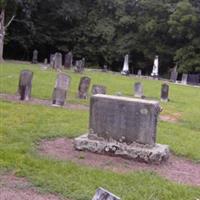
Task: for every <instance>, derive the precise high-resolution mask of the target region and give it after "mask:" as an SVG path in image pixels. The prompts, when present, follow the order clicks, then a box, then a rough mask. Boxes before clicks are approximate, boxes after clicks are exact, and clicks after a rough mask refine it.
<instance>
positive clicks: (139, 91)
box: [134, 82, 144, 98]
mask: <svg viewBox="0 0 200 200" xmlns="http://www.w3.org/2000/svg"><path fill="white" fill-rule="evenodd" d="M134 96H135V97H138V98H142V97H144V94H143V86H142V83H140V82H137V83H135V84H134Z"/></svg>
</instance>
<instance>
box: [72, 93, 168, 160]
mask: <svg viewBox="0 0 200 200" xmlns="http://www.w3.org/2000/svg"><path fill="white" fill-rule="evenodd" d="M160 111H161V108H160V105H159V102H157V101H150V100H143V99H135V98H127V97H117V96H109V95H102V94H97V95H94V96H92V97H91V99H90V120H89V134H88V135H83V136H80V137H78V138H76V139H75V140H74V146H75V148H76V149H77V150H87V151H91V152H95V153H101V154H109V155H114V156H117V155H118V156H122V157H125V158H129V159H135V160H138V161H143V162H147V163H154V162H155V163H161V162H162V161H165V160H167V159H168V157H169V148H168V146H167V145H161V144H156V129H157V119H158V115H159V113H160Z"/></svg>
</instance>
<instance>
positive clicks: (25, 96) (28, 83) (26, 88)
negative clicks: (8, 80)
mask: <svg viewBox="0 0 200 200" xmlns="http://www.w3.org/2000/svg"><path fill="white" fill-rule="evenodd" d="M32 79H33V72H32V71H29V70H23V71H21V73H20V78H19V88H18V91H19V95H20V100H26V101H28V100H29V99H30V98H31V89H32Z"/></svg>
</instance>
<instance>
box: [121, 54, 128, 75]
mask: <svg viewBox="0 0 200 200" xmlns="http://www.w3.org/2000/svg"><path fill="white" fill-rule="evenodd" d="M121 74H122V75H128V74H129V65H128V54H127V55H125V57H124V66H123V69H122V71H121Z"/></svg>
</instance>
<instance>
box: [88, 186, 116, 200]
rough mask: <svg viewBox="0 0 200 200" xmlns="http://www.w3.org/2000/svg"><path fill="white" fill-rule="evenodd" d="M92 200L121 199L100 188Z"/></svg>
mask: <svg viewBox="0 0 200 200" xmlns="http://www.w3.org/2000/svg"><path fill="white" fill-rule="evenodd" d="M92 200H120V198H119V197H117V196H116V195H114V194H112V193H111V192H109V191H107V190H105V189H103V188H98V189H97V191H96V194H95V195H94V197H93V198H92Z"/></svg>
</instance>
